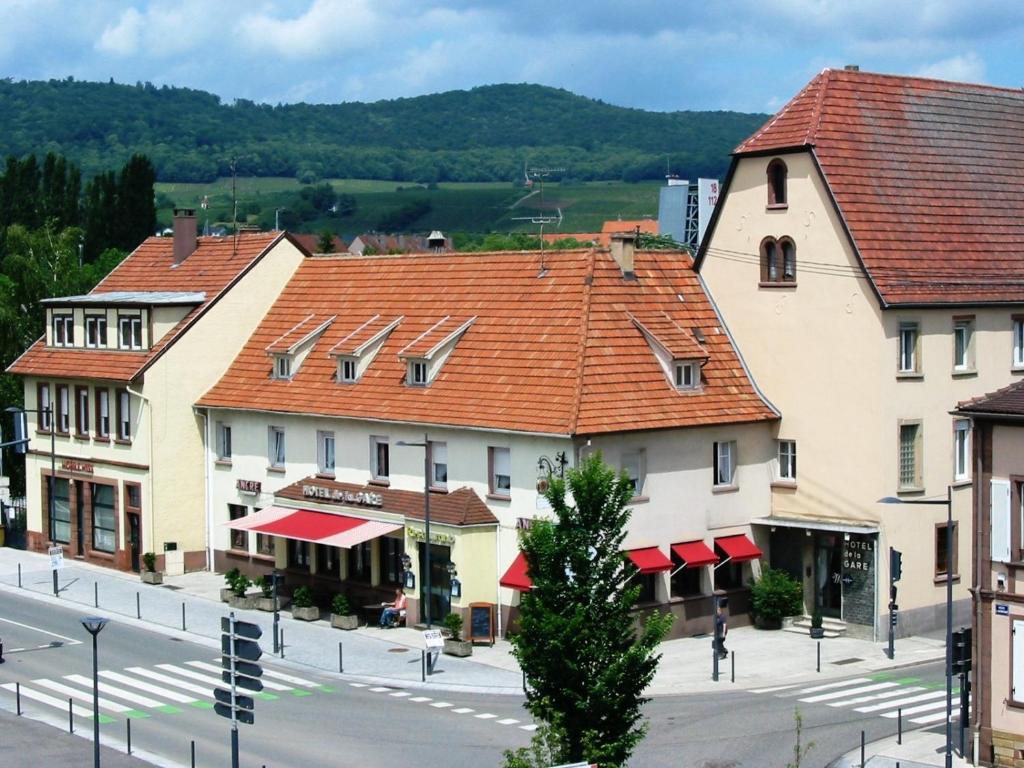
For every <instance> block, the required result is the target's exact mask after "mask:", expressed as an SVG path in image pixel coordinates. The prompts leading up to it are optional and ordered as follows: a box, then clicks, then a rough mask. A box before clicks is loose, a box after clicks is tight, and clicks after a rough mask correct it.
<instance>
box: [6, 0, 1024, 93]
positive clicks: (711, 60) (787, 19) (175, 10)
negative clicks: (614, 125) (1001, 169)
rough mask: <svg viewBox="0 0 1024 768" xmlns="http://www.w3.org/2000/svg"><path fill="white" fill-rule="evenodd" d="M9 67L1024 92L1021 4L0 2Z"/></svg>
mask: <svg viewBox="0 0 1024 768" xmlns="http://www.w3.org/2000/svg"><path fill="white" fill-rule="evenodd" d="M0 11H2V15H0V19H2V23H0V72H2V76H5V77H11V78H14V79H15V80H22V79H28V80H37V79H49V78H65V77H68V76H72V77H74V78H75V79H79V80H102V81H106V80H109V79H110V78H113V79H114V80H115V81H117V82H123V83H135V82H136V81H149V82H152V83H155V84H156V85H176V86H185V87H189V88H197V89H200V90H205V91H210V92H212V93H216V94H217V95H219V96H220V97H222V98H223V99H224V100H226V101H232V100H234V99H236V98H245V99H251V100H253V101H260V102H267V103H271V104H277V103H280V102H285V103H287V102H298V101H306V102H317V103H336V102H341V101H376V100H378V99H391V98H398V97H403V96H417V95H421V94H425V93H436V92H439V91H446V90H452V89H461V88H471V87H473V86H477V85H486V84H489V83H500V82H517V83H518V82H528V83H541V84H544V85H551V86H557V87H561V88H566V89H568V90H570V91H573V92H575V93H579V94H582V95H585V96H589V97H592V98H597V99H601V100H603V101H606V102H608V103H612V104H618V105H621V106H628V107H637V108H641V109H653V110H679V109H732V110H740V111H745V112H774V111H775V110H776V109H778V108H779V107H780V106H781V105H782V104H784V103H785V102H786V100H788V99H789V98H790V97H791V96H793V95H794V94H795V93H796V92H797V91H798V90H799V89H800V88H801V87H802V86H803V85H804V84H805V83H806V82H807V81H808V80H810V79H811V78H812V77H813V76H814V75H815V74H816V73H818V72H820V71H821V70H822V69H823V68H825V67H842V66H843V65H845V64H858V65H860V67H861V69H862V70H868V71H874V72H890V73H897V74H913V75H925V76H929V77H939V78H943V79H951V80H965V81H970V82H980V83H989V84H992V85H1000V86H1007V87H1014V88H1017V87H1021V86H1022V85H1024V53H1022V49H1024V44H1022V43H1024V3H1021V2H1016V0H916V1H908V0H623V1H622V2H612V1H611V0H562V1H561V2H559V0H554V2H552V1H551V0H547V1H543V2H542V0H478V1H471V0H248V2H235V0H217V1H216V2H210V1H209V0H202V1H200V0H160V1H159V2H158V1H156V0H90V2H88V3H85V2H77V1H74V2H72V1H71V0H63V1H62V0H0Z"/></svg>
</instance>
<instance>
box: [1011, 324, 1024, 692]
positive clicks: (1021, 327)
mask: <svg viewBox="0 0 1024 768" xmlns="http://www.w3.org/2000/svg"><path fill="white" fill-rule="evenodd" d="M1013 367H1014V368H1024V317H1015V318H1013ZM1021 663H1022V664H1024V660H1022V662H1021ZM1021 696H1022V697H1024V691H1022V692H1021Z"/></svg>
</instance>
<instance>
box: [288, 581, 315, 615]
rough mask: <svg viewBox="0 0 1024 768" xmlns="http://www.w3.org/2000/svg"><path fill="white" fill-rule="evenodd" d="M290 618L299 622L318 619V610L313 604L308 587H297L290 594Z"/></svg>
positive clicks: (311, 594)
mask: <svg viewBox="0 0 1024 768" xmlns="http://www.w3.org/2000/svg"><path fill="white" fill-rule="evenodd" d="M292 618H293V619H299V620H300V621H316V620H317V619H319V618H320V609H319V608H317V607H316V606H315V605H314V604H313V592H312V590H311V589H310V588H309V587H297V588H296V590H295V592H294V593H292Z"/></svg>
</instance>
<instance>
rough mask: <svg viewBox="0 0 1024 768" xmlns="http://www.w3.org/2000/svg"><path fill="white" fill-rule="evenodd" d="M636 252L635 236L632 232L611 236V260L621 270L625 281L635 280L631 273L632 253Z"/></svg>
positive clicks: (633, 274) (634, 274)
mask: <svg viewBox="0 0 1024 768" xmlns="http://www.w3.org/2000/svg"><path fill="white" fill-rule="evenodd" d="M635 250H636V234H635V233H633V232H616V233H614V234H613V235H612V258H613V259H615V262H616V263H617V264H618V265H619V269H621V270H622V277H623V278H624V279H626V280H636V273H635V272H633V252H634V251H635Z"/></svg>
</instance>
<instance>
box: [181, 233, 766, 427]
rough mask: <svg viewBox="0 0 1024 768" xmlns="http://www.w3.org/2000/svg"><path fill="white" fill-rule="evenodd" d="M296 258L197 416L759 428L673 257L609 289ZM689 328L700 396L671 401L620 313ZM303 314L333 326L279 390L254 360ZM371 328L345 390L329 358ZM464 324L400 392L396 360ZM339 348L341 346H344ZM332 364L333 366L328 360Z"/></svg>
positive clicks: (571, 256) (586, 281) (744, 386)
mask: <svg viewBox="0 0 1024 768" xmlns="http://www.w3.org/2000/svg"><path fill="white" fill-rule="evenodd" d="M539 258H540V257H539V254H536V253H490V254H455V253H447V254H421V255H406V256H376V257H353V256H340V257H317V258H313V259H307V260H306V261H305V262H303V264H302V265H301V266H300V267H299V269H298V270H297V271H296V273H295V275H294V277H293V279H292V280H291V282H290V283H289V284H288V286H287V287H286V288H285V290H284V291H283V292H282V294H281V295H280V296H279V298H278V300H277V302H276V303H275V305H274V306H273V308H272V309H271V311H270V312H269V313H268V315H267V317H266V318H265V319H264V321H263V322H262V323H261V325H260V326H259V328H258V329H257V330H256V332H255V333H254V334H253V336H252V337H251V338H250V340H249V341H248V343H247V344H246V345H245V347H244V348H243V350H242V352H241V353H240V354H239V356H238V357H237V359H236V360H235V361H234V363H233V364H232V365H231V366H230V368H229V370H228V372H227V373H226V374H225V375H224V377H223V378H222V379H221V380H220V381H219V382H218V383H217V384H216V385H215V386H214V387H213V388H212V389H211V390H210V391H209V392H208V393H207V394H206V395H204V396H203V397H202V398H200V400H199V405H201V406H210V407H224V408H238V409H249V410H262V411H274V412H290V413H316V414H323V415H326V416H337V417H351V418H370V419H382V420H386V421H405V422H412V423H422V424H445V425H453V426H475V427H482V428H489V429H503V430H513V431H527V432H539V433H549V434H571V433H587V434H590V433H600V432H609V431H611V432H614V431H620V430H638V429H656V428H665V427H680V426H694V425H703V424H719V423H738V422H749V421H761V420H767V419H774V418H776V417H777V415H776V414H775V412H774V411H773V410H772V409H771V408H770V407H769V406H768V405H767V404H766V403H765V402H764V401H763V400H762V399H761V397H760V396H759V395H758V394H757V392H756V391H755V389H754V387H753V385H752V384H751V382H750V381H749V379H748V378H747V376H746V375H745V373H744V370H743V368H742V365H741V363H740V360H739V358H738V356H737V355H736V352H735V350H734V349H733V347H732V345H731V343H730V341H729V338H728V336H727V335H726V333H725V330H724V329H723V328H721V327H720V322H719V319H718V317H717V315H716V313H715V311H714V309H713V307H712V306H711V304H710V302H709V300H708V298H707V296H706V295H705V294H704V292H703V290H702V289H701V286H700V284H699V282H698V281H697V278H696V275H695V274H694V272H693V270H692V264H691V261H690V258H689V256H688V255H686V254H681V253H666V252H658V253H644V252H640V253H637V255H636V264H635V271H636V275H637V279H636V280H624V279H623V277H622V273H621V271H620V270H619V267H618V266H617V265H616V264H615V262H614V261H613V260H612V258H611V256H610V255H609V254H608V253H607V252H597V251H585V250H570V251H557V252H549V253H547V254H546V255H545V256H544V261H545V265H546V267H547V272H546V273H545V276H544V277H538V273H539V267H540V261H539ZM638 312H639V313H644V312H661V313H663V314H665V315H667V316H668V317H669V318H670V319H672V320H673V321H674V322H676V323H677V324H678V325H680V326H681V327H684V328H691V329H692V328H699V329H701V331H702V333H703V335H704V337H705V339H706V341H705V343H704V345H703V346H704V348H705V349H706V350H707V354H708V355H709V358H710V359H709V361H708V363H707V364H706V365H705V366H704V368H703V373H704V376H705V379H706V384H705V386H704V387H703V388H702V389H701V390H700V391H699V392H692V393H686V394H682V393H680V392H678V391H677V390H676V389H675V387H673V386H672V385H671V384H670V383H669V381H668V379H667V377H666V375H665V373H664V370H663V369H662V368H661V366H660V364H659V363H658V361H657V359H656V358H655V356H654V354H653V352H652V351H651V349H650V346H649V345H648V343H647V341H646V339H645V338H644V336H643V334H642V333H641V332H640V330H639V329H638V328H637V327H636V325H635V324H634V322H633V321H632V319H631V314H636V313H638ZM310 313H317V314H319V315H334V314H336V315H337V316H338V321H337V322H335V323H334V324H333V325H332V326H331V327H330V328H329V329H328V330H327V331H326V332H325V333H324V334H323V336H321V337H320V338H319V339H318V340H317V342H316V344H315V346H314V347H313V349H312V351H311V352H310V353H309V355H308V357H306V359H305V361H304V363H303V364H302V366H301V367H300V368H299V370H298V371H297V372H296V373H295V374H294V375H293V377H292V379H291V380H289V381H285V380H276V379H271V378H270V373H271V365H270V362H269V361H268V359H267V357H266V354H265V352H264V349H265V348H266V346H267V345H268V344H269V343H271V342H272V341H273V340H274V339H276V338H278V337H279V336H280V335H281V334H282V333H284V332H286V331H287V330H289V329H290V328H292V327H293V326H294V325H295V324H296V323H297V322H298V321H299V320H301V319H302V318H304V317H306V316H307V315H308V314H310ZM375 315H380V317H381V318H387V319H388V320H389V321H390V320H393V319H395V318H399V317H401V318H402V320H401V322H400V323H399V324H398V325H397V327H395V328H394V330H393V331H392V332H391V333H390V334H389V335H388V337H387V339H386V340H385V341H384V343H383V346H382V347H381V349H380V351H379V352H378V353H377V356H376V357H375V358H374V361H373V363H372V364H371V365H370V366H369V368H368V369H367V370H366V372H365V373H364V374H363V375H362V376H361V378H360V379H359V381H358V382H356V383H354V384H347V385H344V386H342V385H339V384H337V383H336V378H335V373H336V365H337V363H336V358H335V357H333V356H332V354H331V352H330V350H332V348H334V347H335V346H336V345H338V343H339V342H340V341H342V340H343V339H344V338H345V337H346V336H348V335H350V334H352V332H353V331H354V330H355V329H356V328H359V326H360V325H362V324H363V323H365V322H366V321H367V320H369V319H370V318H373V317H374V316H375ZM446 316H450V317H452V318H461V319H462V320H463V321H465V320H466V319H468V318H471V317H476V320H475V321H474V323H473V325H472V326H471V327H470V328H469V329H468V330H467V331H466V332H465V334H464V335H463V336H462V338H461V339H460V340H459V342H458V344H456V345H455V347H454V350H453V351H452V353H451V355H450V357H448V358H447V360H446V361H445V364H444V366H443V367H442V369H441V371H440V373H439V374H438V376H437V378H436V379H435V380H434V381H433V382H432V383H431V384H430V386H427V387H411V386H406V385H405V383H404V382H405V364H404V363H403V362H402V361H401V360H400V358H399V352H400V351H401V350H403V349H405V348H406V347H408V345H409V344H410V343H412V342H414V341H415V340H416V339H418V338H419V337H420V336H421V335H422V334H423V333H424V332H426V331H428V330H430V329H431V328H432V327H433V326H434V325H435V324H436V323H437V322H438V320H439V319H440V318H443V317H446ZM342 346H348V344H347V343H346V344H344V345H342ZM334 354H337V350H335V352H334Z"/></svg>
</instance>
